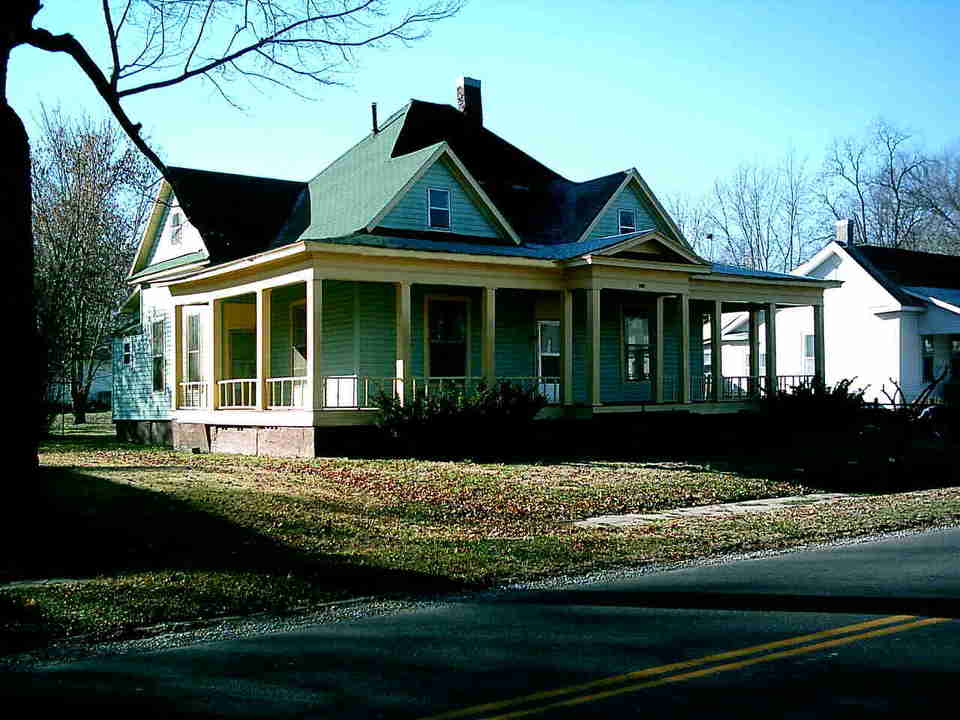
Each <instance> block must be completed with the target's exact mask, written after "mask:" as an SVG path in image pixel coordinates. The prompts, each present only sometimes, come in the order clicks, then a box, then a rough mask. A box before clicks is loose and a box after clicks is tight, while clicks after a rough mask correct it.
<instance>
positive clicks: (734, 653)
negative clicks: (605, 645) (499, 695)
mask: <svg viewBox="0 0 960 720" xmlns="http://www.w3.org/2000/svg"><path fill="white" fill-rule="evenodd" d="M914 618H915V616H914V615H890V616H888V617H882V618H878V619H876V620H868V621H866V622H861V623H856V624H854V625H844V626H842V627H837V628H831V629H829V630H823V631H821V632H816V633H811V634H809V635H799V636H797V637H792V638H787V639H785V640H777V641H775V642H770V643H764V644H763V645H753V646H751V647H747V648H741V649H739V650H729V651H727V652H722V653H717V654H715V655H706V656H704V657H700V658H696V659H693V660H684V661H681V662H675V663H670V664H669V665H658V666H656V667H651V668H645V669H643V670H635V671H633V672H629V673H624V674H623V675H614V676H612V677H607V678H601V679H600V680H592V681H590V682H586V683H581V684H579V685H570V686H569V687H563V688H556V689H554V690H544V691H542V692H537V693H532V694H530V695H523V696H521V697H516V698H511V699H509V700H499V701H495V702H489V703H483V704H481V705H473V706H471V707H468V708H463V709H460V710H452V711H450V712H444V713H440V714H439V715H430V716H429V717H425V718H422V720H453V718H461V717H468V716H471V715H479V714H481V713H485V712H489V711H496V710H506V709H508V708H512V707H516V706H518V705H525V704H528V703H532V702H536V701H538V700H549V699H550V698H554V697H558V696H560V695H572V694H575V693H579V692H583V691H584V690H595V689H597V688H602V687H608V686H610V685H620V684H622V683H627V682H630V681H633V680H640V679H642V678H647V677H652V676H655V675H665V674H667V673H672V672H676V671H677V670H688V669H690V668H695V667H698V666H700V665H706V664H709V663H714V662H719V661H722V660H732V659H734V658H738V657H743V656H745V655H753V654H755V653H759V652H766V651H768V650H777V649H778V648H784V647H790V646H794V645H802V644H804V643H809V642H814V641H816V640H822V639H824V638H829V637H834V636H836V635H845V634H847V633H855V632H860V631H862V630H868V629H870V628H876V627H881V626H883V625H891V624H893V623H900V622H904V621H907V620H913V619H914ZM938 621H939V619H938ZM912 624H913V623H911V625H912ZM904 627H906V626H904ZM858 637H859V636H858ZM764 657H765V658H769V657H771V656H764ZM761 659H763V658H761ZM731 669H732V668H731ZM658 682H663V681H658ZM637 689H639V688H637ZM549 707H554V705H549V706H546V707H545V708H543V709H547V708H549ZM525 712H529V711H525ZM536 712H540V710H539V709H538V710H536ZM505 717H514V716H505Z"/></svg>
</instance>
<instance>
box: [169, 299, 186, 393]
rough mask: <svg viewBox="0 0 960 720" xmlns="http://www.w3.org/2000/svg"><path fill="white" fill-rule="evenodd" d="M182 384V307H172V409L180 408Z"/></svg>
mask: <svg viewBox="0 0 960 720" xmlns="http://www.w3.org/2000/svg"><path fill="white" fill-rule="evenodd" d="M182 382H183V305H174V306H173V402H172V403H171V404H172V406H173V409H174V410H176V409H177V408H178V407H180V398H181V394H180V383H182Z"/></svg>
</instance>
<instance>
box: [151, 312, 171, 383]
mask: <svg viewBox="0 0 960 720" xmlns="http://www.w3.org/2000/svg"><path fill="white" fill-rule="evenodd" d="M150 330H151V332H150V337H151V339H152V341H153V391H154V392H163V391H164V390H166V388H167V383H166V367H165V365H164V362H163V360H164V350H165V349H166V345H165V337H164V322H163V320H157V321H156V322H155V323H153V325H151V328H150Z"/></svg>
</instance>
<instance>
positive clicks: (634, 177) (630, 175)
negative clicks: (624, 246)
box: [578, 168, 705, 262]
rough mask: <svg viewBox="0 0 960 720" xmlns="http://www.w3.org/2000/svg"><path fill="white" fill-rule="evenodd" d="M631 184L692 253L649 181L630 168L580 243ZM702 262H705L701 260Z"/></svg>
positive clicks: (585, 231)
mask: <svg viewBox="0 0 960 720" xmlns="http://www.w3.org/2000/svg"><path fill="white" fill-rule="evenodd" d="M630 183H636V187H637V189H638V190H639V191H640V194H641V195H642V196H643V198H644V199H645V200H646V201H647V202H649V203H650V205H652V206H653V209H654V211H655V212H656V213H657V215H659V216H660V219H661V220H663V222H664V224H666V226H667V228H669V230H670V232H671V233H673V235H674V236H675V238H676V239H677V240H678V241H679V243H680V244H681V245H683V246H684V247H686V249H687V252H688V253H689V252H692V251H693V246H692V245H690V243H689V242H687V239H686V238H685V237H684V236H683V233H682V232H680V228H679V227H677V224H676V223H675V222H674V221H673V218H671V217H670V214H669V213H668V212H667V211H666V210H665V209H664V207H663V205H661V204H660V201H659V200H658V199H657V196H656V195H654V194H653V190H651V189H650V186H649V185H647V181H646V180H644V179H643V177H642V176H641V175H640V173H639V172H637V169H636V168H630V169H629V170H627V171H626V172H625V173H624V177H623V182H621V183H620V186H619V187H618V188H617V189H616V191H614V192H613V193H611V195H610V197H609V198H607V202H605V203H604V204H603V207H602V208H600V210H599V212H597V214H596V215H595V216H594V218H593V220H591V221H590V224H589V225H587V227H586V229H585V230H584V231H583V233H582V234H581V235H580V237H579V239H578V242H582V241H584V240H586V239H587V238H588V237H590V233H591V232H593V229H594V228H595V227H596V226H597V223H598V222H600V220H601V218H603V216H604V215H606V214H607V212H608V211H609V210H610V209H611V208H612V207H613V205H614V203H615V202H616V201H617V198H619V197H620V195H621V194H622V193H623V191H624V190H626V189H627V187H628V186H629V185H630ZM700 262H705V261H703V260H702V259H701V260H700Z"/></svg>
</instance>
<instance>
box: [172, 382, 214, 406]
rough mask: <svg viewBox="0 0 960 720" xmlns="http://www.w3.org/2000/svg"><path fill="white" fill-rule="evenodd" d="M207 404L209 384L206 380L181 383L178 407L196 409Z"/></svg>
mask: <svg viewBox="0 0 960 720" xmlns="http://www.w3.org/2000/svg"><path fill="white" fill-rule="evenodd" d="M206 406H207V384H206V383H205V382H184V383H180V397H179V398H178V402H177V407H182V408H186V409H189V410H196V409H200V408H205V407H206Z"/></svg>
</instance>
